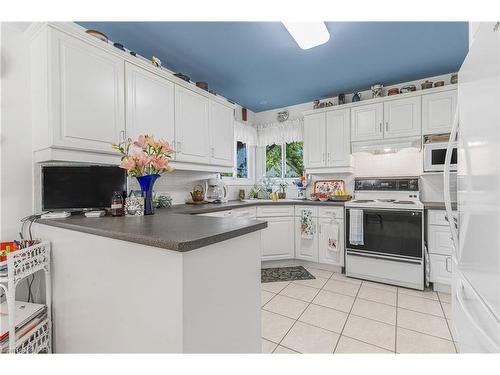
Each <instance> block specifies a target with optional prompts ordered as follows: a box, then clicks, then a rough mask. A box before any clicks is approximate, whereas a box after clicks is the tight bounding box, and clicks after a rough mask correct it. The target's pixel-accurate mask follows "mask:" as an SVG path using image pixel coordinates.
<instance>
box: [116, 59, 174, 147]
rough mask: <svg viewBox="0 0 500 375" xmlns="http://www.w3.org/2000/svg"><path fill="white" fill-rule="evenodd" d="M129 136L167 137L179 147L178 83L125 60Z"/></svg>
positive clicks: (133, 137) (166, 138)
mask: <svg viewBox="0 0 500 375" xmlns="http://www.w3.org/2000/svg"><path fill="white" fill-rule="evenodd" d="M125 81H126V106H127V111H126V114H127V116H126V124H127V136H128V137H131V138H132V139H135V138H137V137H138V136H139V135H141V134H150V135H153V136H154V137H155V138H156V139H165V140H167V141H168V142H170V143H171V144H172V146H174V147H175V143H174V141H175V133H174V84H173V83H172V82H170V81H168V80H166V79H165V78H163V77H160V76H158V75H156V74H153V73H151V72H149V71H147V70H144V69H142V68H140V67H138V66H136V65H133V64H130V63H126V64H125Z"/></svg>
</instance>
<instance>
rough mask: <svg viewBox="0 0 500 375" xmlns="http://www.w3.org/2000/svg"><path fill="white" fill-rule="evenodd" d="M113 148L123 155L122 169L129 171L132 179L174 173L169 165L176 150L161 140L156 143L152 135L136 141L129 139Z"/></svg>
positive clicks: (142, 136) (141, 136)
mask: <svg viewBox="0 0 500 375" xmlns="http://www.w3.org/2000/svg"><path fill="white" fill-rule="evenodd" d="M112 147H113V148H114V149H115V150H117V151H118V152H119V153H120V154H121V155H122V159H121V160H122V161H121V164H120V167H121V168H123V169H126V170H127V173H128V175H129V176H131V177H140V176H147V175H151V174H162V173H167V172H173V171H174V170H175V168H174V167H172V166H171V165H169V161H170V159H171V158H172V155H173V154H174V152H175V150H174V149H173V148H172V147H171V146H170V144H169V143H168V142H167V141H165V140H163V139H160V140H158V141H156V140H155V139H154V137H153V136H152V135H148V134H145V135H140V136H139V137H138V138H137V140H136V141H133V140H132V139H130V138H129V139H128V140H126V141H125V142H123V143H119V144H113V145H112Z"/></svg>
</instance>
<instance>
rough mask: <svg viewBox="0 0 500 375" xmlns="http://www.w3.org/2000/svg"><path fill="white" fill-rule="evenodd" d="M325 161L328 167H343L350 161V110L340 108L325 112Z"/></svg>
mask: <svg viewBox="0 0 500 375" xmlns="http://www.w3.org/2000/svg"><path fill="white" fill-rule="evenodd" d="M326 144H327V147H326V148H327V157H326V163H327V166H329V167H337V166H340V167H344V166H347V165H350V163H351V142H350V110H349V109H341V110H338V111H331V112H327V114H326Z"/></svg>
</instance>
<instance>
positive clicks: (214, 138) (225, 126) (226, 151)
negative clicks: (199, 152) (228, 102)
mask: <svg viewBox="0 0 500 375" xmlns="http://www.w3.org/2000/svg"><path fill="white" fill-rule="evenodd" d="M209 114H210V119H209V127H210V164H213V165H223V166H228V167H232V166H233V160H234V110H233V109H232V108H230V107H226V106H225V105H222V104H220V103H217V102H213V101H210V107H209Z"/></svg>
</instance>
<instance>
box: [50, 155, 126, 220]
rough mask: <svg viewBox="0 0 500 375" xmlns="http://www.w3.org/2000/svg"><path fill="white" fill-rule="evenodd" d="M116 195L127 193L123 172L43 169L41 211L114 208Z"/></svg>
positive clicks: (116, 169)
mask: <svg viewBox="0 0 500 375" xmlns="http://www.w3.org/2000/svg"><path fill="white" fill-rule="evenodd" d="M114 191H127V175H126V172H125V170H124V169H122V168H119V167H111V166H110V167H108V166H96V165H92V166H43V167H42V210H43V211H56V210H71V211H76V210H85V209H96V208H105V207H110V206H111V198H112V196H113V192H114Z"/></svg>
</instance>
